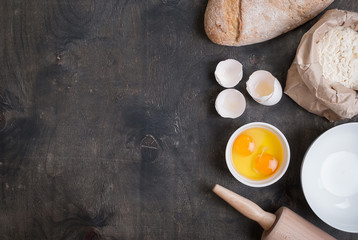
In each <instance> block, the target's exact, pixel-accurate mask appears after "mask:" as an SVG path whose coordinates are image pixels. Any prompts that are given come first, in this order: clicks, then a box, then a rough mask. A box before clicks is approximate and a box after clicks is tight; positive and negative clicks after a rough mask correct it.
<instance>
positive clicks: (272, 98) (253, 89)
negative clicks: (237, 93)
mask: <svg viewBox="0 0 358 240" xmlns="http://www.w3.org/2000/svg"><path fill="white" fill-rule="evenodd" d="M246 90H247V91H248V93H249V94H250V96H251V97H252V98H253V99H254V100H255V101H256V102H258V103H260V104H262V105H265V106H272V105H275V104H276V103H278V102H279V101H280V100H281V97H282V87H281V84H280V82H279V81H278V80H277V79H276V78H275V77H274V76H273V75H272V74H271V73H270V72H268V71H264V70H258V71H256V72H254V73H252V74H251V76H250V77H249V80H248V81H247V82H246Z"/></svg>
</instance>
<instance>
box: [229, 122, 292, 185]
mask: <svg viewBox="0 0 358 240" xmlns="http://www.w3.org/2000/svg"><path fill="white" fill-rule="evenodd" d="M258 130H259V131H264V133H265V134H263V135H262V136H261V135H260V132H255V131H258ZM256 133H258V135H259V136H256V135H255V134H256ZM246 134H247V135H250V136H249V138H250V139H251V140H252V142H251V143H253V145H254V147H253V149H251V150H250V151H252V152H250V151H246V152H245V151H244V152H240V148H243V146H242V144H240V143H239V145H237V141H241V139H240V136H242V135H246ZM265 136H268V137H272V138H274V140H275V145H276V147H278V148H279V149H280V150H279V152H278V153H274V152H270V150H271V149H275V148H276V147H275V145H273V146H269V145H270V144H271V142H272V141H271V140H270V139H266V140H265ZM256 140H257V141H256ZM265 144H266V145H267V146H266V145H265ZM278 145H279V146H278ZM249 148H251V146H250V147H249ZM238 149H239V150H238ZM237 150H238V151H237ZM235 151H236V152H235ZM266 151H267V152H268V153H269V154H268V155H269V156H271V157H273V158H276V159H277V161H276V163H274V168H272V173H271V172H270V173H265V172H264V174H267V175H262V174H261V173H262V171H261V172H260V171H257V169H258V170H260V168H261V167H259V168H256V165H255V164H256V163H257V161H256V160H257V159H259V157H260V156H263V154H266V153H264V152H266ZM240 155H243V157H242V158H241V157H240ZM225 158H226V164H227V166H228V168H229V171H230V172H231V174H232V175H233V176H234V177H235V178H236V179H237V180H238V181H240V182H241V183H243V184H245V185H247V186H250V187H265V186H268V185H271V184H273V183H275V182H277V181H278V180H279V179H280V178H281V177H282V176H283V175H284V174H285V172H286V170H287V168H288V165H289V162H290V147H289V144H288V142H287V139H286V137H285V136H284V135H283V133H282V132H281V131H280V130H279V129H278V128H276V127H275V126H273V125H271V124H268V123H264V122H252V123H248V124H245V125H243V126H241V127H240V128H239V129H237V130H236V131H235V132H234V133H233V134H232V135H231V137H230V139H229V141H228V143H227V145H226V152H225ZM276 159H275V160H276ZM245 165H247V166H245ZM269 165H270V164H268V165H267V166H269ZM271 165H272V164H271ZM240 168H242V169H240ZM261 169H262V168H261ZM263 171H265V170H263ZM260 176H264V177H260Z"/></svg>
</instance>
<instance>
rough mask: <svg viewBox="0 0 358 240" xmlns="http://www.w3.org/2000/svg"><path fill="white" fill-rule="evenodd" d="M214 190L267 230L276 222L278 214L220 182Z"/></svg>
mask: <svg viewBox="0 0 358 240" xmlns="http://www.w3.org/2000/svg"><path fill="white" fill-rule="evenodd" d="M213 192H214V193H216V194H217V195H218V196H219V197H221V198H222V199H224V200H225V201H226V202H227V203H228V204H230V205H231V206H232V207H233V208H235V209H236V210H237V211H239V212H240V213H241V214H242V215H244V216H246V217H248V218H250V219H251V220H254V221H256V222H257V223H258V224H260V225H261V227H262V228H263V229H265V230H269V229H270V228H271V227H272V225H273V224H274V223H275V220H276V215H275V214H273V213H269V212H266V211H264V210H262V208H260V207H259V206H258V205H257V204H255V203H254V202H252V201H250V200H248V199H247V198H244V197H242V196H240V195H239V194H236V193H234V192H232V191H230V190H228V189H226V188H224V187H222V186H220V185H218V184H216V185H215V187H214V188H213Z"/></svg>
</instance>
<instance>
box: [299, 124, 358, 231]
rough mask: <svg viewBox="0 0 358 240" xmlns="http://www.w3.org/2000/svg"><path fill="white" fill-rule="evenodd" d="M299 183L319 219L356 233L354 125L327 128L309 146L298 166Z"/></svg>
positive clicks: (357, 142)
mask: <svg viewBox="0 0 358 240" xmlns="http://www.w3.org/2000/svg"><path fill="white" fill-rule="evenodd" d="M301 183H302V188H303V193H304V195H305V197H306V200H307V202H308V204H309V206H310V207H311V209H312V210H313V211H314V212H315V214H316V215H317V216H318V217H319V218H321V219H322V220H323V221H324V222H326V223H327V224H328V225H330V226H332V227H334V228H337V229H339V230H342V231H346V232H353V233H358V123H347V124H342V125H339V126H337V127H334V128H331V129H330V130H328V131H326V132H324V133H323V134H322V135H321V136H319V137H318V138H317V139H316V141H314V142H313V144H312V145H311V146H310V148H309V149H308V150H307V152H306V155H305V157H304V160H303V163H302V168H301Z"/></svg>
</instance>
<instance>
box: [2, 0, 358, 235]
mask: <svg viewBox="0 0 358 240" xmlns="http://www.w3.org/2000/svg"><path fill="white" fill-rule="evenodd" d="M206 3H207V1H206V0H181V1H180V0H148V1H139V0H133V1H132V0H131V1H129V0H118V1H116V0H106V1H101V0H91V1H89V0H84V1H69V0H63V1H62V0H57V1H56V0H47V1H39V0H31V1H29V0H12V1H11V0H2V1H1V2H0V14H1V16H0V46H1V53H0V56H1V62H0V63H1V65H0V67H1V68H0V77H1V82H0V110H1V111H0V112H1V114H0V128H1V131H0V211H1V212H0V239H4V240H10V239H11V240H15V239H64V240H67V239H87V240H88V239H93V240H94V239H259V238H260V236H261V232H262V231H261V229H260V227H259V225H258V224H256V223H254V222H252V221H250V220H247V219H245V218H244V217H242V216H241V215H240V214H239V213H237V212H235V210H234V209H232V208H231V207H230V206H228V205H227V204H226V203H225V202H224V201H222V200H221V199H219V198H218V197H217V196H215V195H214V194H213V193H212V192H211V188H212V186H213V185H214V184H215V183H219V184H221V185H223V186H225V187H227V188H229V189H231V190H233V191H236V192H238V193H240V194H242V195H243V196H246V197H248V198H249V199H251V200H253V201H254V202H256V203H257V204H259V205H260V206H262V207H263V208H264V209H265V210H268V211H272V212H274V211H275V210H276V209H278V208H279V207H280V206H282V205H284V206H287V207H289V208H291V209H292V210H294V211H295V212H297V213H299V214H300V215H302V216H303V217H305V218H306V219H308V220H309V221H311V222H313V223H314V224H316V225H317V226H319V227H320V228H322V229H324V230H325V231H327V232H328V233H330V234H331V235H333V236H335V237H337V238H339V239H358V236H357V235H356V234H350V233H345V232H341V231H339V230H336V229H334V228H332V227H330V226H328V225H326V224H325V223H324V222H322V221H321V220H320V219H319V218H318V217H317V216H316V215H315V214H314V213H313V212H312V210H311V209H310V208H309V206H308V204H307V202H306V200H305V198H304V196H303V193H302V190H301V185H300V165H301V162H302V158H303V155H304V153H305V151H306V150H307V148H308V146H309V145H310V144H311V143H312V141H313V140H314V139H315V138H316V137H317V136H319V135H320V134H321V133H322V132H324V131H325V130H327V129H329V128H331V127H333V126H335V125H338V124H342V123H344V122H350V121H357V120H358V118H357V117H355V118H353V119H351V120H344V121H339V122H336V123H330V122H328V121H327V120H325V119H323V118H321V117H318V116H315V115H313V114H310V113H308V112H306V111H305V110H303V109H302V108H300V107H298V106H297V105H296V104H295V103H294V102H293V101H292V100H291V99H289V98H288V97H287V96H284V97H283V99H282V100H281V102H280V103H279V104H278V105H276V106H272V107H264V106H261V105H259V104H257V103H255V102H254V101H253V100H252V99H251V98H250V97H249V96H248V94H247V92H246V90H245V81H242V82H241V83H240V84H239V86H237V89H239V90H241V91H242V92H243V93H244V95H245V97H246V99H247V104H248V105H247V109H246V111H245V114H244V115H243V116H242V117H240V118H238V119H235V120H228V119H222V118H220V117H219V116H218V115H217V114H216V112H215V108H214V100H215V97H216V95H217V94H218V93H219V92H220V91H221V90H222V88H221V87H220V86H219V85H218V84H217V83H216V82H215V79H214V75H213V72H214V69H215V66H216V64H217V63H218V61H220V60H223V59H227V58H235V59H238V60H239V61H241V62H242V63H243V65H244V71H245V73H244V79H247V78H248V76H249V75H250V74H251V73H252V72H253V71H255V70H257V69H265V70H268V71H270V72H272V73H273V74H274V75H275V76H276V77H277V78H278V79H279V80H280V81H281V83H282V84H283V85H284V84H285V78H286V74H287V70H288V68H289V66H290V64H291V62H292V60H293V57H294V55H295V50H296V48H297V46H298V43H299V40H300V38H301V37H302V35H303V34H304V32H305V31H307V30H308V29H309V28H310V26H312V25H313V24H314V22H315V21H317V18H315V19H314V20H313V21H311V22H309V23H307V24H305V25H303V26H301V27H299V28H297V29H295V30H293V31H291V32H289V33H287V34H285V35H283V36H280V37H278V38H276V39H273V40H271V41H268V42H265V43H261V44H256V45H252V46H247V47H240V48H234V47H223V46H218V45H215V44H213V43H211V42H210V41H209V40H208V39H207V37H206V35H205V33H204V30H203V16H204V11H205V7H206ZM329 8H340V9H347V10H351V11H358V2H357V1H354V0H351V1H344V0H340V1H339V0H336V1H335V3H334V4H332V5H331V6H330V7H329ZM253 121H264V122H268V123H271V124H274V125H275V126H276V127H278V128H279V129H281V130H282V132H284V134H285V135H286V136H287V139H288V141H289V143H290V145H291V151H292V158H291V164H290V167H289V169H288V171H287V173H286V174H285V176H284V177H283V178H282V179H281V180H280V181H279V182H278V183H276V184H274V185H272V186H270V187H265V188H260V189H254V188H250V187H246V186H244V185H242V184H240V183H238V182H237V181H236V180H235V179H234V178H233V177H232V176H231V175H230V173H229V171H228V169H227V167H226V165H225V160H224V149H225V144H226V141H227V140H228V138H229V136H230V135H231V133H232V132H233V131H234V130H235V129H236V128H238V127H240V126H241V125H243V124H245V123H248V122H253Z"/></svg>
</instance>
